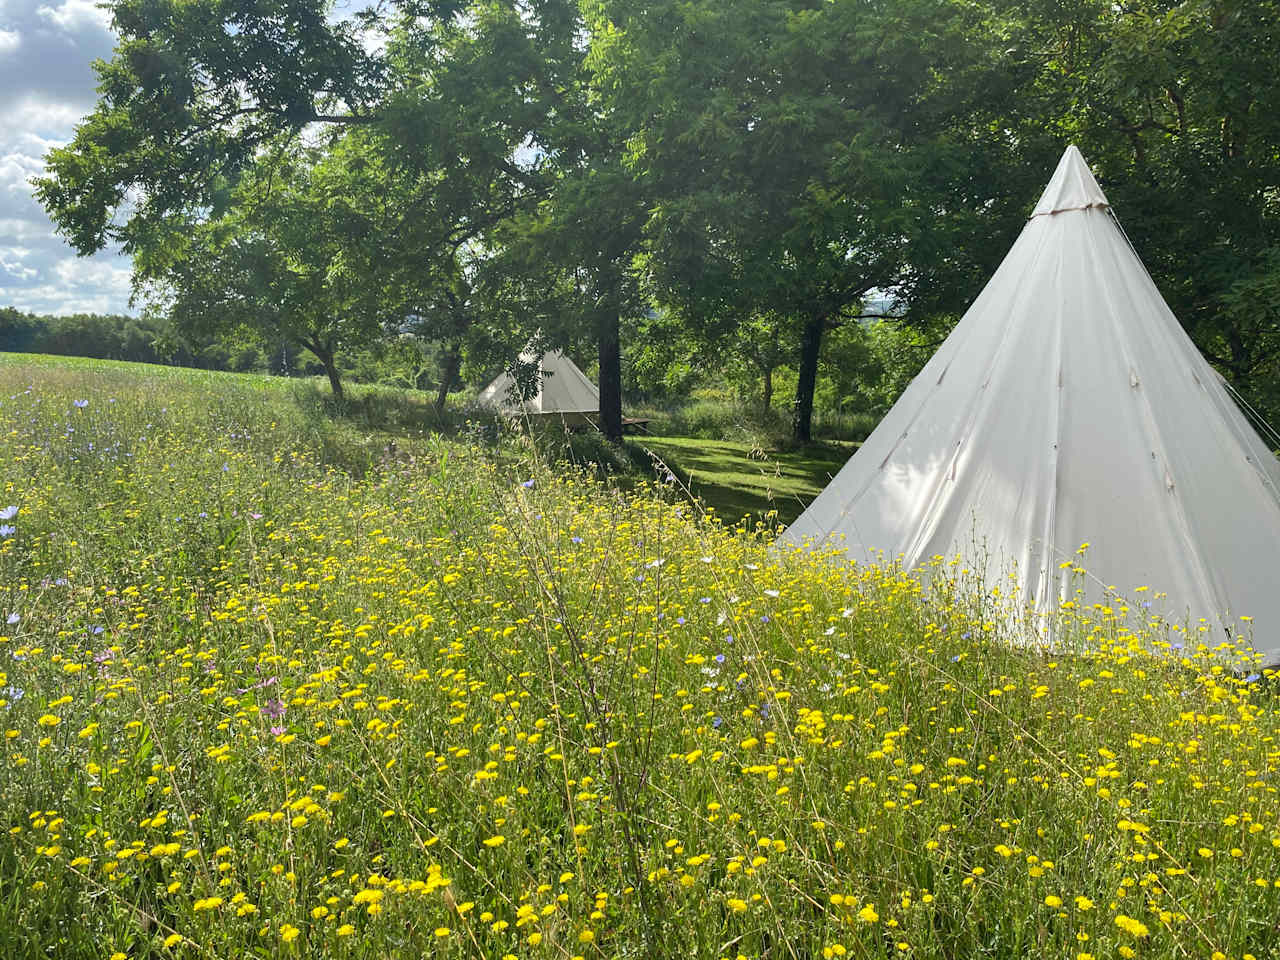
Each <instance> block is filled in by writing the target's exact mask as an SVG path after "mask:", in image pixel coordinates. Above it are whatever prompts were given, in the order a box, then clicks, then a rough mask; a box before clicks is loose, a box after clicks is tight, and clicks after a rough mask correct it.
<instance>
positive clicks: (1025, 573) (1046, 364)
mask: <svg viewBox="0 0 1280 960" xmlns="http://www.w3.org/2000/svg"><path fill="white" fill-rule="evenodd" d="M783 542H787V543H791V544H801V543H806V542H807V543H812V544H819V543H825V544H828V545H831V544H838V545H843V546H845V547H846V548H847V549H848V556H849V557H850V558H851V559H855V560H875V559H880V558H884V559H886V560H893V559H896V558H901V562H902V563H903V565H904V566H905V567H907V568H912V567H916V566H918V565H920V564H922V563H926V562H928V561H929V560H930V558H931V557H933V556H935V555H943V556H946V557H951V556H955V555H957V554H959V555H962V556H964V557H965V558H966V560H967V561H968V562H969V564H970V566H972V567H975V568H976V569H977V570H978V572H979V573H982V574H984V575H985V576H986V579H987V582H988V583H992V582H994V581H995V580H996V578H997V577H999V576H1000V575H1001V574H1002V573H1005V572H1007V570H1009V569H1011V568H1012V566H1013V565H1014V564H1016V569H1017V571H1018V581H1019V589H1020V591H1021V594H1020V596H1019V597H1018V598H1017V599H1018V601H1019V602H1020V603H1021V605H1022V607H1023V609H1027V608H1031V609H1032V610H1034V611H1038V612H1041V613H1043V612H1046V611H1049V610H1052V609H1055V608H1056V607H1057V605H1058V603H1059V602H1060V600H1062V599H1066V598H1067V597H1068V596H1069V595H1070V592H1071V591H1072V590H1074V589H1075V586H1076V585H1075V584H1070V583H1068V582H1067V581H1066V580H1065V576H1064V574H1062V573H1061V571H1060V566H1061V564H1062V562H1063V561H1064V560H1067V559H1072V558H1074V557H1075V554H1076V551H1077V549H1078V548H1079V547H1080V545H1081V544H1082V543H1085V542H1087V543H1089V544H1090V546H1089V549H1088V551H1087V553H1086V554H1085V557H1084V560H1083V565H1084V567H1085V568H1086V569H1087V570H1088V571H1089V573H1090V574H1091V576H1090V578H1089V587H1088V590H1087V592H1086V600H1087V601H1088V600H1090V598H1092V599H1093V600H1096V599H1098V598H1099V597H1100V596H1101V595H1102V587H1103V585H1105V586H1113V587H1114V588H1115V589H1116V590H1117V592H1119V593H1120V594H1121V595H1125V596H1131V597H1134V598H1135V599H1137V600H1142V599H1143V598H1151V600H1152V601H1154V603H1155V608H1154V609H1152V610H1151V612H1152V613H1155V612H1160V613H1162V614H1163V615H1164V616H1166V617H1167V618H1168V619H1170V620H1172V621H1174V622H1183V621H1185V622H1187V623H1189V624H1190V626H1191V629H1192V632H1193V633H1196V632H1197V631H1200V632H1202V633H1203V634H1204V636H1205V639H1206V642H1209V643H1210V644H1211V645H1212V644H1216V643H1217V642H1219V641H1220V640H1222V639H1224V633H1223V631H1224V630H1229V631H1232V632H1233V633H1235V634H1236V635H1238V636H1239V635H1248V634H1250V633H1251V635H1252V642H1253V645H1254V648H1255V649H1256V650H1257V651H1258V652H1260V653H1261V654H1262V655H1263V656H1264V658H1265V659H1266V661H1267V662H1268V663H1272V662H1276V661H1277V660H1280V463H1278V462H1277V460H1276V458H1275V457H1274V456H1273V455H1272V453H1271V451H1270V450H1268V448H1267V446H1266V445H1265V444H1264V443H1263V442H1262V440H1261V439H1260V438H1259V437H1258V435H1257V434H1256V433H1255V432H1254V431H1253V429H1252V428H1251V427H1250V425H1249V423H1248V422H1247V421H1246V420H1245V418H1244V416H1243V415H1242V414H1241V412H1240V410H1239V409H1238V408H1237V407H1236V405H1235V404H1234V403H1233V402H1232V400H1231V398H1230V396H1228V394H1227V389H1226V387H1225V385H1224V384H1223V382H1222V381H1221V379H1220V378H1219V377H1218V375H1217V374H1216V373H1215V372H1214V370H1213V369H1212V368H1211V367H1210V366H1209V364H1208V363H1207V362H1206V361H1205V360H1204V358H1203V357H1201V355H1200V354H1199V352H1198V351H1197V350H1196V348H1195V346H1194V345H1193V344H1192V342H1191V340H1190V339H1189V338H1188V337H1187V335H1186V334H1185V333H1184V332H1183V330H1182V328H1181V327H1180V326H1179V324H1178V321H1177V319H1176V318H1175V317H1174V316H1173V314H1172V312H1171V311H1170V310H1169V308H1168V306H1167V305H1166V304H1165V302H1164V300H1163V299H1162V298H1161V296H1160V293H1159V291H1158V290H1157V289H1156V286H1155V284H1154V283H1153V282H1152V280H1151V278H1150V277H1149V276H1148V274H1147V272H1146V270H1145V268H1144V267H1143V265H1142V263H1141V261H1140V260H1139V259H1138V257H1137V255H1136V253H1135V252H1134V251H1133V249H1132V247H1130V245H1129V243H1128V240H1127V238H1126V237H1125V236H1124V234H1123V232H1122V231H1121V230H1120V228H1119V226H1118V224H1117V223H1116V221H1115V220H1114V218H1113V217H1112V216H1111V215H1110V208H1109V205H1108V203H1107V198H1106V197H1105V196H1104V195H1103V193H1102V190H1101V188H1100V187H1099V186H1098V184H1097V181H1096V180H1094V178H1093V175H1092V174H1091V173H1090V171H1089V168H1088V167H1087V166H1086V165H1085V162H1084V160H1083V158H1082V157H1081V156H1080V152H1079V151H1078V150H1077V149H1076V148H1075V147H1068V148H1067V151H1066V153H1065V154H1064V155H1063V157H1062V160H1061V162H1060V163H1059V164H1058V169H1057V171H1056V172H1055V173H1054V175H1053V179H1052V180H1051V181H1050V183H1049V186H1048V188H1047V189H1046V190H1045V192H1044V195H1043V196H1042V197H1041V198H1040V202H1039V203H1038V204H1037V205H1036V207H1035V210H1034V211H1033V213H1032V215H1031V219H1030V221H1029V222H1028V223H1027V225H1026V227H1025V228H1024V229H1023V231H1022V233H1021V235H1020V236H1019V237H1018V240H1017V242H1016V243H1015V244H1014V245H1013V248H1012V249H1011V250H1010V251H1009V254H1008V255H1007V256H1006V257H1005V260H1004V262H1003V263H1002V264H1001V265H1000V268H999V269H998V270H997V271H996V273H995V275H994V276H993V277H992V278H991V280H990V281H989V282H988V283H987V286H986V288H985V289H984V290H983V291H982V293H981V294H980V295H979V296H978V298H977V300H975V301H974V303H973V305H972V306H970V308H969V310H968V312H967V313H965V315H964V317H963V318H961V320H960V322H959V324H958V325H957V326H956V328H955V329H954V330H953V331H952V333H951V335H950V336H949V337H948V338H947V339H946V341H945V342H944V343H943V344H942V346H941V347H940V348H939V349H938V352H937V353H936V354H935V355H934V356H933V358H932V359H931V360H930V361H929V362H928V364H926V366H925V368H924V370H923V371H921V373H920V375H919V376H918V377H916V379H915V380H914V381H912V383H911V385H910V386H909V387H908V388H907V390H906V391H905V392H904V393H903V395H902V397H901V398H900V399H899V400H898V402H897V403H896V404H895V405H894V406H893V409H892V410H890V411H889V414H888V415H887V416H886V417H885V419H884V421H883V422H882V423H881V424H880V425H879V427H877V428H876V430H875V432H874V433H872V435H871V436H870V437H869V438H868V439H867V441H866V443H864V444H863V446H862V448H861V449H860V450H858V452H857V453H856V454H855V455H854V456H853V458H852V459H850V461H849V462H848V463H847V464H846V465H845V466H844V468H843V469H842V470H841V471H840V472H839V474H837V475H836V477H835V478H834V479H833V480H832V481H831V483H830V485H829V486H828V487H827V488H826V489H825V490H824V491H823V492H822V493H821V495H819V496H818V497H817V499H815V500H814V501H813V503H811V504H810V505H809V508H808V509H807V510H806V511H805V512H804V513H803V514H802V515H801V516H800V518H799V519H798V520H797V521H796V522H795V523H794V524H793V525H792V526H791V527H790V528H789V529H788V530H787V531H786V533H785V534H784V536H783ZM1140 586H1141V587H1148V588H1149V591H1150V592H1145V593H1141V594H1137V595H1135V594H1132V593H1130V591H1132V590H1134V589H1135V588H1137V587H1140ZM1162 593H1163V595H1164V596H1163V597H1161V594H1162ZM1135 608H1137V609H1140V607H1138V605H1137V604H1135ZM1243 615H1247V616H1250V617H1252V622H1251V623H1249V624H1242V623H1241V621H1240V617H1241V616H1243ZM1201 618H1204V621H1203V623H1202V622H1201ZM1242 628H1244V629H1242ZM1249 628H1251V630H1250V629H1249Z"/></svg>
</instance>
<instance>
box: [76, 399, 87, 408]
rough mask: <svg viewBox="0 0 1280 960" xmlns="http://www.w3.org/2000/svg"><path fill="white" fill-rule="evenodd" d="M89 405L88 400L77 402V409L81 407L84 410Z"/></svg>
mask: <svg viewBox="0 0 1280 960" xmlns="http://www.w3.org/2000/svg"><path fill="white" fill-rule="evenodd" d="M88 405H89V401H88V400H77V401H76V406H77V407H79V408H80V409H81V410H83V409H84V408H85V407H87V406H88Z"/></svg>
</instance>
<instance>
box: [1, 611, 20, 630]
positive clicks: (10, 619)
mask: <svg viewBox="0 0 1280 960" xmlns="http://www.w3.org/2000/svg"><path fill="white" fill-rule="evenodd" d="M21 619H22V614H20V613H11V614H9V616H8V617H6V618H5V621H4V622H5V623H7V624H8V625H9V626H11V627H12V626H13V625H14V624H15V623H17V622H18V621H19V620H21Z"/></svg>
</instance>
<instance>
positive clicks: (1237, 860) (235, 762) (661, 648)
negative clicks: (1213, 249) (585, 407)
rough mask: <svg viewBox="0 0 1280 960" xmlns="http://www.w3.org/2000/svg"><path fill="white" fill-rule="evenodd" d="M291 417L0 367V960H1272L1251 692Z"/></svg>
mask: <svg viewBox="0 0 1280 960" xmlns="http://www.w3.org/2000/svg"><path fill="white" fill-rule="evenodd" d="M304 400H305V398H304V399H303V400H300V399H298V398H297V397H295V396H293V395H292V394H289V393H288V392H283V393H280V392H274V391H272V390H268V389H265V388H263V387H262V386H261V385H259V384H257V383H256V381H254V380H253V379H252V378H231V377H226V378H218V377H211V376H208V375H193V376H185V375H178V374H169V373H165V374H157V373H156V372H154V371H153V370H150V369H138V370H129V369H122V368H112V367H109V366H104V365H92V364H76V365H71V366H32V365H30V364H25V363H22V362H16V361H13V360H10V361H9V362H6V363H5V364H2V365H0V430H2V434H0V435H2V436H3V437H4V451H3V452H4V456H3V461H2V462H3V465H4V466H3V470H4V476H3V483H4V494H3V502H2V503H0V507H3V508H5V509H4V510H3V511H0V516H3V517H4V518H5V519H3V521H2V522H3V524H4V527H3V529H0V538H3V545H2V546H0V569H2V571H3V579H2V580H0V582H2V583H3V585H4V592H3V605H4V609H3V610H0V617H2V618H4V619H5V620H6V622H7V626H5V627H4V631H5V635H4V636H3V637H2V638H0V671H2V672H3V675H2V676H0V701H3V705H2V706H0V714H2V715H3V719H2V723H3V729H4V745H5V746H4V756H3V760H2V762H0V821H3V823H4V826H5V828H6V830H7V832H6V833H5V834H4V838H5V839H4V840H3V842H0V931H3V936H0V954H4V955H7V956H14V957H31V956H37V955H38V956H54V957H59V958H105V957H113V956H126V957H176V956H191V957H197V956H207V957H238V956H281V957H288V956H306V957H347V956H353V957H380V958H390V957H405V958H408V957H413V958H417V957H422V956H432V957H451V956H456V957H463V956H485V957H490V956H492V957H504V956H516V957H549V958H550V957H566V958H567V957H583V958H590V957H659V956H681V957H684V956H698V957H721V956H728V957H738V956H746V957H752V958H756V957H771V958H775V957H776V958H784V957H786V958H811V957H818V956H822V957H832V956H852V957H938V958H942V957H947V958H960V957H963V958H971V957H1008V958H1014V957H1025V956H1037V957H1039V956H1044V957H1068V958H1072V960H1081V958H1084V960H1088V958H1091V957H1096V958H1103V957H1126V958H1132V957H1144V958H1154V957H1160V958H1175V957H1178V958H1182V957H1196V958H1205V960H1209V958H1212V957H1215V956H1218V957H1230V958H1232V960H1239V958H1241V957H1246V956H1249V955H1253V956H1255V957H1258V958H1264V957H1270V956H1274V955H1276V952H1277V947H1278V946H1280V931H1278V930H1277V926H1276V923H1275V917H1276V915H1277V907H1278V905H1280V904H1278V902H1277V901H1278V900H1280V853H1278V852H1277V846H1280V823H1278V822H1277V816H1276V810H1277V797H1276V792H1275V791H1276V776H1277V763H1278V762H1280V748H1278V747H1277V743H1276V733H1277V727H1278V726H1280V724H1278V723H1277V717H1276V715H1275V713H1274V699H1273V694H1272V692H1271V689H1270V684H1269V681H1268V678H1260V677H1258V676H1257V675H1256V674H1254V673H1251V672H1250V670H1251V667H1250V664H1249V661H1248V657H1247V656H1246V655H1244V654H1241V653H1238V652H1233V651H1230V650H1219V651H1217V652H1216V653H1215V652H1214V651H1211V650H1209V649H1208V647H1207V646H1206V644H1205V638H1204V637H1203V636H1198V635H1191V636H1188V635H1187V634H1186V633H1185V632H1181V631H1178V630H1176V629H1173V628H1166V627H1164V626H1162V625H1154V626H1151V627H1148V628H1144V629H1143V630H1141V631H1139V632H1133V631H1131V630H1130V629H1128V628H1126V627H1125V626H1123V614H1124V611H1123V610H1122V609H1121V608H1120V607H1119V606H1118V605H1117V606H1115V607H1112V608H1110V609H1106V610H1102V609H1099V610H1093V611H1086V614H1087V616H1088V619H1087V620H1085V619H1077V614H1076V613H1075V612H1074V611H1066V612H1064V619H1067V620H1069V621H1070V622H1069V624H1068V626H1069V628H1070V634H1071V639H1070V643H1071V645H1072V648H1073V649H1075V650H1076V651H1077V652H1076V653H1074V654H1072V653H1068V652H1066V651H1062V650H1060V651H1057V652H1050V651H1044V650H1041V649H1037V648H1034V647H1023V648H1017V649H1015V648H1012V647H1008V646H1006V645H1004V644H1002V643H1001V642H999V638H998V635H999V632H1000V631H999V629H998V628H997V626H996V625H995V624H994V623H993V622H991V621H988V620H984V619H983V616H982V614H981V611H982V610H983V609H984V608H985V607H986V606H987V605H988V602H989V600H990V596H989V594H980V593H979V592H978V591H977V589H976V588H974V587H972V585H967V584H965V582H964V578H963V577H962V576H961V575H960V572H959V569H958V568H957V567H956V566H954V565H951V564H948V563H945V562H942V561H940V562H939V569H938V571H937V574H936V576H935V580H934V584H935V585H934V587H933V588H932V589H931V590H929V591H925V590H924V589H923V588H922V587H921V586H920V584H919V583H918V582H917V581H915V580H913V579H911V578H908V577H904V576H902V575H900V574H898V573H896V572H894V571H893V570H879V569H853V568H852V567H850V566H848V565H846V564H843V563H841V562H840V561H839V560H838V559H837V558H832V557H820V556H812V555H810V556H798V555H778V554H775V553H772V552H770V550H769V545H768V543H767V542H766V540H765V539H763V537H762V535H761V534H760V533H758V532H756V528H755V527H752V528H751V529H747V528H746V527H743V528H727V527H725V526H723V525H720V524H718V523H715V522H706V521H704V520H701V519H699V515H698V513H697V512H696V511H695V510H694V509H692V508H691V507H690V506H688V505H687V504H683V503H681V502H680V501H679V500H677V499H676V498H675V496H674V495H673V494H672V493H671V492H670V491H667V490H663V489H656V488H645V489H641V490H638V491H634V492H632V493H629V494H623V493H620V492H618V491H616V490H613V489H611V488H608V487H605V486H602V485H600V484H597V483H595V482H593V481H591V480H589V479H587V478H586V477H584V476H580V475H578V474H574V473H564V472H554V471H552V470H550V469H549V468H546V467H544V466H539V465H538V463H537V462H536V461H535V460H534V459H533V458H532V457H531V456H530V455H529V454H528V452H527V451H525V450H524V449H523V448H521V447H518V446H509V447H507V448H505V449H504V450H503V451H502V456H501V459H500V463H501V464H502V465H495V461H494V458H493V457H492V455H491V454H490V453H485V452H483V451H481V450H479V449H477V448H473V447H470V446H467V445H465V444H463V443H460V442H456V441H446V440H442V439H439V438H435V437H432V436H429V435H428V436H423V437H421V438H419V439H414V438H412V437H407V438H406V437H400V438H399V439H398V443H397V446H396V448H395V449H394V450H392V449H390V447H389V444H388V442H387V441H388V439H389V438H388V437H387V436H383V435H378V434H362V433H360V432H358V431H352V430H351V429H350V428H349V427H344V426H343V425H342V424H334V423H332V422H331V421H328V420H326V419H325V418H323V417H321V416H319V415H318V414H317V413H316V411H309V410H308V409H307V408H306V407H305V402H304ZM361 451H363V459H362V460H361V458H360V457H359V456H357V455H356V454H359V453H360V452H361ZM348 461H351V462H354V461H359V462H360V463H361V464H362V466H361V469H360V470H359V471H357V473H352V472H350V471H349V470H346V469H339V467H338V464H340V463H347V462H348Z"/></svg>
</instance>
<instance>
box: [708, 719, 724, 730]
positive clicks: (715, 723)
mask: <svg viewBox="0 0 1280 960" xmlns="http://www.w3.org/2000/svg"><path fill="white" fill-rule="evenodd" d="M722 723H724V717H716V718H715V719H714V720H712V721H711V725H712V726H713V727H715V728H716V729H717V730H719V729H720V724H722Z"/></svg>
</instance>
